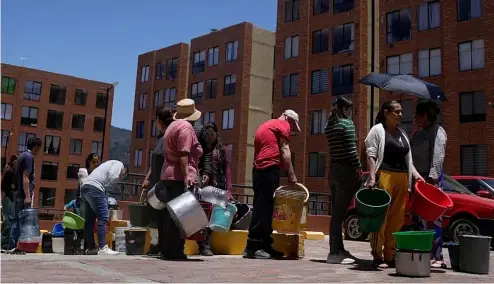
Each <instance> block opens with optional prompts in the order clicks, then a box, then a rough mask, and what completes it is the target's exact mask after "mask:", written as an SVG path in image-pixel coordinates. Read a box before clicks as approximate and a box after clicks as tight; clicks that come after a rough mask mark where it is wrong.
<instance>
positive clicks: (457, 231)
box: [449, 219, 480, 242]
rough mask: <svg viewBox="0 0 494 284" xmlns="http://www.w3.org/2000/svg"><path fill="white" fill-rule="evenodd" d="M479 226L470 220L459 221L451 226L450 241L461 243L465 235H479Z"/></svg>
mask: <svg viewBox="0 0 494 284" xmlns="http://www.w3.org/2000/svg"><path fill="white" fill-rule="evenodd" d="M479 234H480V230H479V226H477V224H475V222H473V221H472V220H469V219H458V220H455V221H454V222H453V224H451V230H450V236H449V237H450V239H451V240H453V241H454V242H459V241H460V237H461V236H463V235H479Z"/></svg>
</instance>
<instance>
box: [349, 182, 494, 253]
mask: <svg viewBox="0 0 494 284" xmlns="http://www.w3.org/2000/svg"><path fill="white" fill-rule="evenodd" d="M367 177H368V174H367V173H366V174H364V178H363V180H364V181H365V180H367ZM443 188H444V191H445V192H446V193H447V194H448V196H449V198H451V200H452V201H453V208H451V209H449V210H448V211H446V212H445V213H444V215H443V229H444V237H445V238H446V239H448V240H450V241H455V242H458V240H459V237H460V236H461V235H463V234H474V235H479V234H480V235H484V236H491V237H494V200H490V199H486V198H480V197H478V196H476V195H475V194H473V193H472V192H470V191H469V190H468V189H466V188H465V187H464V186H462V185H461V184H460V183H458V182H457V181H455V180H454V179H453V178H451V177H450V176H445V177H444V182H443ZM412 225H413V224H412V221H411V214H410V203H409V200H407V204H406V208H405V224H404V226H403V229H405V230H406V229H407V228H409V227H410V226H412ZM344 233H345V239H347V240H356V241H363V240H366V239H367V237H368V235H369V233H366V232H362V230H361V229H360V226H359V221H358V212H357V208H356V207H355V198H354V199H353V200H352V203H351V204H350V207H349V208H348V212H347V215H346V219H345V224H344ZM493 245H494V244H493Z"/></svg>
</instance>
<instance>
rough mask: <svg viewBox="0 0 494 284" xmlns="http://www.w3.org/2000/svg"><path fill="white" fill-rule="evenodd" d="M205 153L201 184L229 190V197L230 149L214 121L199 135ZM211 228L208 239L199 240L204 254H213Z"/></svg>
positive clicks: (230, 182) (201, 164) (201, 166)
mask: <svg viewBox="0 0 494 284" xmlns="http://www.w3.org/2000/svg"><path fill="white" fill-rule="evenodd" d="M199 142H200V143H201V146H202V149H203V151H204V154H203V155H202V157H201V160H200V162H199V176H200V178H201V185H202V186H203V187H205V186H214V187H217V188H221V189H223V190H226V191H227V192H228V196H229V198H231V193H232V181H231V173H230V160H229V158H228V154H227V152H228V150H227V149H226V146H225V145H224V144H223V143H222V142H221V139H220V137H219V134H218V127H217V126H216V124H215V123H214V122H208V123H206V125H204V127H203V128H202V130H201V134H200V135H199ZM210 233H211V230H209V229H208V232H207V234H206V239H205V240H204V241H201V242H197V243H198V245H199V251H200V252H201V254H202V255H204V256H212V255H213V252H212V251H211V246H210V244H209V238H210Z"/></svg>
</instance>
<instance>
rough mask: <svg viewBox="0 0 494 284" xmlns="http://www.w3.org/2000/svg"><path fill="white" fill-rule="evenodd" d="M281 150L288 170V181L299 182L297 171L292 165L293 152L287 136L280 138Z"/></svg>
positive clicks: (282, 160) (283, 161)
mask: <svg viewBox="0 0 494 284" xmlns="http://www.w3.org/2000/svg"><path fill="white" fill-rule="evenodd" d="M280 151H281V162H282V163H283V164H284V165H285V166H286V167H287V170H288V182H290V183H297V177H296V176H295V171H294V170H293V165H292V152H291V151H290V146H289V145H288V141H287V140H286V139H285V138H281V139H280Z"/></svg>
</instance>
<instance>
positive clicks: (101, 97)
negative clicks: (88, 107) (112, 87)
mask: <svg viewBox="0 0 494 284" xmlns="http://www.w3.org/2000/svg"><path fill="white" fill-rule="evenodd" d="M107 99H108V98H107V97H106V94H101V93H97V94H96V108H100V109H105V108H106V101H107Z"/></svg>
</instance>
